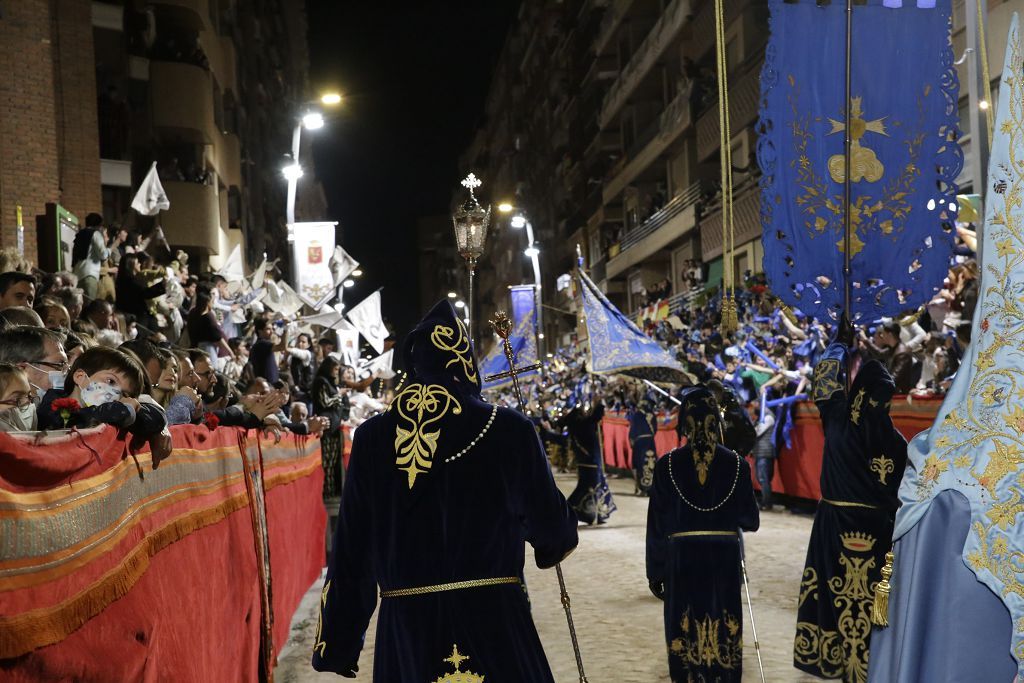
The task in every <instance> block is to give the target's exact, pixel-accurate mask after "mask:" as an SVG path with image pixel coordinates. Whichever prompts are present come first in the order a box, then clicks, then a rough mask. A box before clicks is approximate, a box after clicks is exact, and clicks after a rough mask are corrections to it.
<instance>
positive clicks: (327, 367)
mask: <svg viewBox="0 0 1024 683" xmlns="http://www.w3.org/2000/svg"><path fill="white" fill-rule="evenodd" d="M334 368H339V372H340V368H341V363H340V362H339V361H338V359H337V358H332V357H331V356H327V357H326V358H324V360H323V362H322V363H320V367H319V368H317V370H316V376H317V377H324V378H326V379H328V380H330V381H332V382H333V381H334V377H333V376H332V372H331V371H332V370H334Z"/></svg>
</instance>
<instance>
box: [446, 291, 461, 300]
mask: <svg viewBox="0 0 1024 683" xmlns="http://www.w3.org/2000/svg"><path fill="white" fill-rule="evenodd" d="M457 296H459V295H458V294H456V293H455V292H448V298H449V299H454V298H456V297H457Z"/></svg>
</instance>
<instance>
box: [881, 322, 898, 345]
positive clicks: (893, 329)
mask: <svg viewBox="0 0 1024 683" xmlns="http://www.w3.org/2000/svg"><path fill="white" fill-rule="evenodd" d="M882 329H883V330H885V331H886V332H888V333H889V334H891V335H892V336H894V337H896V339H897V340H898V339H899V338H900V324H899V323H898V322H896V321H895V320H891V321H889V322H887V323H884V324H883V325H882Z"/></svg>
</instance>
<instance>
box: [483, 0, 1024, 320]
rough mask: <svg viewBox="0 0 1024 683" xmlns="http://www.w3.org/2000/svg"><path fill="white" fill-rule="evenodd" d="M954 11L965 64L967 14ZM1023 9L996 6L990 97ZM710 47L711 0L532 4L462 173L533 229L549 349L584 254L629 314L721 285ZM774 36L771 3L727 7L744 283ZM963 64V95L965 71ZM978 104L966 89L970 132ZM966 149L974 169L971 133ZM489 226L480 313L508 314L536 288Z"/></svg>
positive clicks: (756, 244) (505, 232) (1014, 3)
mask: <svg viewBox="0 0 1024 683" xmlns="http://www.w3.org/2000/svg"><path fill="white" fill-rule="evenodd" d="M953 5H954V20H953V47H954V51H955V53H956V54H955V57H960V56H961V55H962V54H963V51H964V48H965V47H966V41H965V30H964V27H965V26H966V11H967V8H966V7H965V2H964V0H954V3H953ZM1022 9H1024V0H1005V1H1000V0H989V2H988V3H987V11H988V16H989V20H988V24H987V25H988V27H989V30H988V32H987V35H986V38H987V48H988V55H989V66H990V70H991V75H992V79H993V88H994V89H995V88H996V87H997V85H998V79H999V71H1000V70H1001V62H1002V54H1003V49H1004V48H1005V43H1006V30H1007V28H1008V26H1009V17H1010V16H1011V14H1012V12H1013V11H1021V10H1022ZM714 35H715V18H714V3H713V1H712V0H605V1H593V0H578V1H576V2H572V1H567V2H562V3H557V4H556V3H544V2H531V1H530V0H526V2H524V4H523V7H522V10H521V12H520V15H519V17H518V21H517V23H516V25H515V26H514V27H513V28H512V29H511V31H510V35H509V38H508V40H507V42H506V45H505V48H504V51H503V53H502V57H501V60H500V64H499V66H498V68H497V70H496V73H495V76H494V80H493V84H492V90H491V93H490V97H489V99H488V106H487V111H486V114H485V118H484V122H483V125H482V126H481V127H480V129H479V130H478V131H477V135H476V137H475V139H474V142H473V144H472V145H471V146H470V148H469V149H468V150H466V152H465V154H464V156H463V166H464V167H465V169H466V170H474V171H476V172H477V174H478V175H481V177H482V178H483V179H484V181H485V183H487V185H486V186H485V189H486V187H488V186H489V188H490V196H491V197H492V198H493V200H494V201H495V202H498V201H500V200H504V199H507V198H510V197H512V198H515V201H514V202H513V203H515V204H516V207H517V210H520V209H521V210H522V211H524V213H525V214H526V215H527V216H528V217H529V218H530V220H531V222H532V224H533V227H534V230H535V231H537V232H538V234H539V237H538V239H539V240H540V241H541V264H542V270H543V272H544V278H543V280H544V282H543V292H544V295H543V299H544V302H545V303H546V304H548V305H549V306H550V307H551V308H552V310H553V311H554V314H551V315H546V317H545V331H546V332H547V335H548V336H549V337H552V336H557V337H559V338H561V339H562V340H567V335H568V334H569V333H571V332H572V330H573V329H574V321H573V319H572V316H571V315H566V314H563V313H559V312H558V310H561V311H565V312H572V311H573V310H574V308H573V305H574V304H573V302H572V299H571V297H570V295H569V292H570V290H569V289H568V288H566V287H564V285H565V284H566V282H567V278H565V277H564V275H565V274H566V273H568V272H570V271H571V269H572V266H573V263H574V259H575V257H576V246H577V245H579V247H580V251H581V252H582V255H583V257H584V260H585V262H586V264H587V267H588V268H589V270H590V273H591V277H592V279H594V280H595V282H597V283H598V285H599V286H600V287H601V288H602V289H603V290H604V291H605V292H606V293H607V294H608V296H609V297H610V298H611V299H612V301H613V302H614V303H616V304H617V305H618V306H619V307H620V308H621V309H622V310H623V311H626V312H635V311H637V310H638V309H640V308H642V307H643V306H644V305H645V304H647V303H648V301H650V300H651V299H652V298H653V297H660V298H667V299H669V303H670V306H673V307H678V306H683V305H692V304H693V303H694V301H695V300H699V296H700V293H701V292H704V291H706V290H709V289H713V288H714V287H716V286H718V285H719V284H720V283H721V278H722V272H723V267H724V264H723V262H722V252H723V250H722V218H721V192H720V184H721V183H720V170H719V168H720V167H719V162H720V153H721V135H720V128H719V121H718V100H717V82H716V75H715V60H716V57H715V54H716V53H715V39H714ZM768 37H769V31H768V7H767V2H766V1H765V0H730V1H729V2H727V3H725V38H726V45H725V54H726V62H727V68H728V79H729V114H730V119H731V131H730V132H731V138H730V141H729V144H730V146H731V152H732V164H733V174H734V175H733V183H734V199H733V206H734V228H735V244H736V252H735V262H734V264H733V266H734V272H735V273H737V275H742V274H743V273H745V272H747V271H750V272H752V273H757V272H760V271H761V262H762V258H763V249H762V246H761V224H760V210H759V209H760V206H759V201H760V196H759V192H758V188H757V180H758V176H759V171H758V168H757V164H756V159H755V149H756V143H757V131H756V127H757V122H758V108H759V97H760V71H761V66H762V63H763V60H764V50H765V46H766V44H767V41H768ZM968 58H974V57H971V56H969V57H968ZM957 68H958V73H959V75H960V77H961V82H962V83H966V77H967V71H966V68H967V65H966V61H965V62H964V63H962V64H961V65H959V66H958V67H957ZM993 104H994V103H993ZM968 106H969V101H968V97H967V88H966V86H964V87H963V88H962V92H961V119H962V121H961V127H962V128H963V129H964V130H965V131H966V130H968V126H967V118H968V114H969V110H968ZM962 144H963V146H964V149H965V154H966V155H967V156H968V160H969V159H970V155H971V154H972V153H973V152H972V149H971V140H970V136H965V139H963V140H962ZM969 167H970V164H965V172H964V175H962V176H961V178H960V182H961V185H962V189H963V190H970V188H971V177H970V173H969ZM493 229H494V235H493V236H492V238H491V251H490V254H488V255H485V257H484V268H485V269H488V268H489V269H490V272H489V273H488V274H487V275H486V276H484V277H483V278H481V279H482V285H481V293H480V297H479V298H478V302H477V305H478V306H480V307H481V310H482V311H484V312H486V311H488V310H489V308H490V307H493V306H500V305H502V303H503V302H504V301H505V298H504V297H503V295H504V290H505V289H506V287H507V285H510V284H518V283H519V282H521V281H522V282H531V281H532V280H531V277H532V276H531V275H530V271H529V269H528V268H527V266H528V261H527V260H526V259H524V258H523V257H522V247H523V246H524V245H523V244H522V237H521V235H520V234H519V233H517V232H516V231H515V230H512V229H510V228H509V227H508V223H507V222H505V223H503V222H502V221H501V220H500V219H499V220H498V221H497V223H496V224H495V225H494V228H493ZM560 283H561V286H560Z"/></svg>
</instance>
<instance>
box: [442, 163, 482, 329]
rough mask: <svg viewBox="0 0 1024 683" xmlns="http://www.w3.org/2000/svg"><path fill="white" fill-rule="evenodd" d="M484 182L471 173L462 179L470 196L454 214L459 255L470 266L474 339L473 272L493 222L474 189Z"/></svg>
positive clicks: (470, 316) (468, 312)
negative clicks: (488, 228) (488, 229)
mask: <svg viewBox="0 0 1024 683" xmlns="http://www.w3.org/2000/svg"><path fill="white" fill-rule="evenodd" d="M482 184H483V183H481V182H480V179H479V178H477V177H476V175H474V174H472V173H470V174H469V175H468V176H466V178H465V179H464V180H463V181H462V186H463V187H464V188H466V189H467V190H469V198H468V199H466V201H465V202H463V203H462V205H461V206H460V207H459V208H458V210H457V211H456V212H455V213H454V214H453V215H452V223H453V225H454V227H455V246H456V248H457V249H458V250H459V255H460V256H462V258H464V259H466V266H467V267H468V268H469V298H468V300H467V301H466V319H467V321H468V324H467V325H466V327H467V328H468V329H469V338H470V340H471V341H472V339H473V274H474V272H475V271H476V260H477V259H478V258H480V255H481V254H483V253H484V242H485V241H486V239H487V227H488V226H489V225H490V223H491V207H490V206H488V207H487V208H486V209H485V208H484V207H482V206H480V202H478V201H477V198H476V195H475V194H474V192H473V191H474V190H475V189H476V188H478V187H480V185H482Z"/></svg>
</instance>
